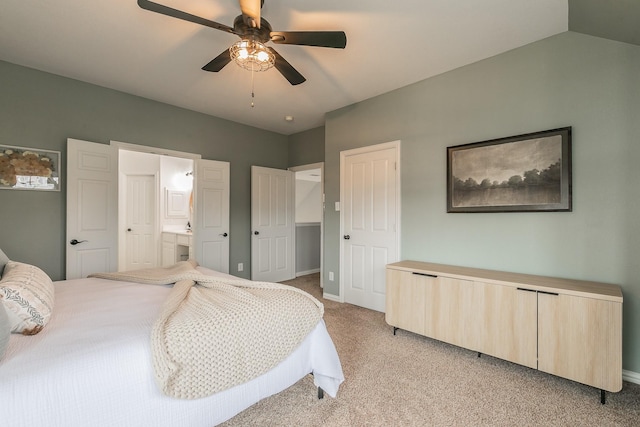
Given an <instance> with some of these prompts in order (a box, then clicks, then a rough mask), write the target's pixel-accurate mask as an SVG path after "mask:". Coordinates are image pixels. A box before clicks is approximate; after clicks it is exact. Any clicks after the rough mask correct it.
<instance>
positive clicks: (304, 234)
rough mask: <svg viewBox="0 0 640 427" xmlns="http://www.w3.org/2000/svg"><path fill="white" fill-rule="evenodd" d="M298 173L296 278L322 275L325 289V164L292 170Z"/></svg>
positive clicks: (296, 178) (296, 176) (296, 174)
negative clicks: (323, 233)
mask: <svg viewBox="0 0 640 427" xmlns="http://www.w3.org/2000/svg"><path fill="white" fill-rule="evenodd" d="M290 170H291V171H293V172H294V173H295V225H296V227H295V234H296V235H295V260H296V261H295V268H296V277H298V276H304V275H307V274H313V273H318V272H320V276H321V277H320V284H321V286H322V283H323V281H322V264H323V256H322V255H323V254H322V252H323V251H322V247H323V244H322V232H323V216H324V176H323V175H324V174H323V172H324V164H323V163H314V164H310V165H304V166H297V167H294V168H290Z"/></svg>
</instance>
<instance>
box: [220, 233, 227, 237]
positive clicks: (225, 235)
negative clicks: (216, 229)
mask: <svg viewBox="0 0 640 427" xmlns="http://www.w3.org/2000/svg"><path fill="white" fill-rule="evenodd" d="M219 236H222V237H227V236H228V234H227V233H222V234H219Z"/></svg>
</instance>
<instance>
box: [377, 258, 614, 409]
mask: <svg viewBox="0 0 640 427" xmlns="http://www.w3.org/2000/svg"><path fill="white" fill-rule="evenodd" d="M386 274H387V295H386V310H385V312H386V314H385V316H386V321H387V323H388V324H389V325H391V326H393V327H394V333H395V331H396V330H397V329H404V330H407V331H411V332H415V333H417V334H421V335H424V336H427V337H430V338H434V339H437V340H440V341H444V342H447V343H450V344H454V345H457V346H460V347H464V348H467V349H469V350H473V351H477V352H478V353H479V354H487V355H490V356H494V357H498V358H500V359H504V360H508V361H511V362H514V363H518V364H521V365H524V366H528V367H530V368H533V369H539V370H541V371H544V372H547V373H550V374H553V375H557V376H560V377H563V378H567V379H570V380H573V381H577V382H580V383H583V384H587V385H590V386H592V387H596V388H598V389H600V391H601V401H602V403H604V402H605V390H606V391H610V392H618V391H620V390H621V389H622V290H621V289H620V287H619V286H617V285H611V284H605V283H596V282H587V281H581V280H570V279H560V278H554V277H545V276H535V275H529V274H519V273H508V272H502V271H494V270H483V269H477V268H468V267H457V266H451V265H443V264H432V263H426V262H420V261H401V262H397V263H394V264H389V265H387V273H386Z"/></svg>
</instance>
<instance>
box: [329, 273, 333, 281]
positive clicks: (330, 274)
mask: <svg viewBox="0 0 640 427" xmlns="http://www.w3.org/2000/svg"><path fill="white" fill-rule="evenodd" d="M329 281H330V282H333V271H330V272H329Z"/></svg>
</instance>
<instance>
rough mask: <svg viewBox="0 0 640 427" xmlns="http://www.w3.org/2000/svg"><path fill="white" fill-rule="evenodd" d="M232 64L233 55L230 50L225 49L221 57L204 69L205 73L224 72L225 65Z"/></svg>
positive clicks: (217, 57)
mask: <svg viewBox="0 0 640 427" xmlns="http://www.w3.org/2000/svg"><path fill="white" fill-rule="evenodd" d="M229 62H231V53H230V52H229V49H225V50H224V51H223V52H222V53H221V54H220V55H218V56H216V57H215V58H213V59H212V60H211V61H210V62H209V63H208V64H207V65H205V66H204V67H202V69H203V70H204V71H211V72H213V73H217V72H218V71H220V70H222V69H223V68H224V66H225V65H227V64H228V63H229Z"/></svg>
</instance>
